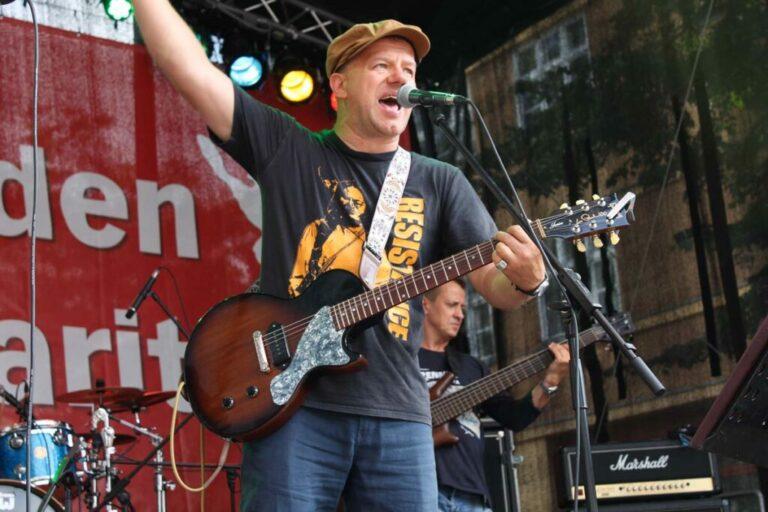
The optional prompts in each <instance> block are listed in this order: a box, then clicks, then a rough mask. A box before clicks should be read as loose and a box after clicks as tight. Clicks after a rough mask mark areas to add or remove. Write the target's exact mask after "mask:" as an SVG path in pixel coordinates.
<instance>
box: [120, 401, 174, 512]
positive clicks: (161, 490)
mask: <svg viewBox="0 0 768 512" xmlns="http://www.w3.org/2000/svg"><path fill="white" fill-rule="evenodd" d="M167 393H168V392H163V391H160V392H158V393H156V396H160V395H163V394H167ZM171 394H174V393H173V392H171ZM167 399H168V398H163V399H161V400H157V401H156V402H155V403H159V402H163V401H165V400H167ZM135 403H137V402H135ZM134 414H136V416H137V417H138V412H135V413H134ZM110 418H112V420H114V421H116V422H118V423H120V424H121V425H123V426H125V427H128V428H130V429H132V430H134V431H135V432H137V433H139V434H141V435H143V436H147V437H148V438H149V440H150V441H151V442H152V445H154V446H155V447H157V446H158V445H160V444H161V443H163V437H162V436H159V435H157V434H155V433H154V432H152V431H151V430H149V429H148V428H146V427H142V426H140V425H138V424H133V423H131V422H130V421H125V420H122V419H120V418H115V417H114V416H111V415H110ZM153 465H154V466H155V493H156V494H157V510H158V512H165V510H166V507H165V505H166V503H165V491H166V490H167V489H170V490H174V489H175V488H176V482H174V481H173V480H166V479H165V476H164V475H163V450H157V451H156V452H155V462H154V464H153Z"/></svg>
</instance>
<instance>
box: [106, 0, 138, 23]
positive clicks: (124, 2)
mask: <svg viewBox="0 0 768 512" xmlns="http://www.w3.org/2000/svg"><path fill="white" fill-rule="evenodd" d="M102 2H103V4H104V10H105V11H106V13H107V16H109V19H111V20H114V21H125V20H127V19H128V18H130V17H131V15H132V14H133V2H132V1H131V0H102Z"/></svg>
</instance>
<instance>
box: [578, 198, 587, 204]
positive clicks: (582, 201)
mask: <svg viewBox="0 0 768 512" xmlns="http://www.w3.org/2000/svg"><path fill="white" fill-rule="evenodd" d="M584 203H586V201H585V200H583V199H579V200H577V201H576V205H582V204H584Z"/></svg>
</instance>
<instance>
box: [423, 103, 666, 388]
mask: <svg viewBox="0 0 768 512" xmlns="http://www.w3.org/2000/svg"><path fill="white" fill-rule="evenodd" d="M435 124H436V125H437V126H438V127H440V129H441V130H442V132H443V133H444V134H445V136H446V137H447V138H448V140H449V141H450V142H451V143H452V144H453V145H454V146H455V147H456V149H458V150H459V152H461V154H462V155H464V157H465V158H466V159H467V162H468V163H469V166H470V167H471V168H472V169H473V170H474V171H475V172H477V174H479V175H480V177H481V178H482V179H483V182H485V185H486V186H487V187H488V188H489V189H490V190H491V192H493V195H494V196H496V199H498V200H499V202H500V203H501V204H502V205H504V206H505V207H506V208H507V209H508V210H509V211H510V213H512V215H513V216H514V217H515V219H516V220H517V223H518V224H519V225H520V227H522V228H523V229H524V230H525V232H526V233H527V234H528V236H529V237H530V238H531V240H534V241H536V240H537V238H538V237H537V236H536V234H535V233H534V232H533V231H532V230H531V229H530V225H529V223H528V220H527V219H526V218H525V217H524V216H523V215H522V213H521V212H520V210H519V209H518V208H517V207H516V206H515V205H514V204H513V203H512V201H511V200H510V199H509V197H507V195H506V194H505V193H504V192H503V191H502V190H501V189H500V188H499V186H498V185H496V183H495V182H494V181H493V178H492V177H491V175H490V173H488V171H486V170H485V168H484V167H483V166H482V164H480V162H479V161H478V160H477V158H475V156H474V155H473V154H472V153H471V152H470V151H469V149H467V147H466V146H465V145H464V144H463V143H462V142H461V141H459V140H458V139H457V138H456V136H455V135H454V134H453V132H451V130H450V128H448V127H447V126H446V124H445V116H444V115H442V114H440V115H438V116H437V117H436V118H435ZM539 248H540V249H541V250H542V251H544V252H545V253H546V257H547V258H546V259H548V260H549V263H551V265H552V266H553V267H554V270H555V275H556V276H557V279H558V281H560V282H561V283H562V284H563V285H564V286H565V288H566V289H567V290H568V293H569V294H570V295H571V296H572V297H573V298H575V299H576V301H577V302H578V304H579V307H581V309H582V310H583V311H584V312H585V313H588V314H589V315H590V316H591V317H592V318H594V319H595V321H597V323H599V324H600V326H601V327H602V328H603V329H604V330H605V332H606V333H607V334H608V336H609V337H610V338H611V341H612V342H613V343H614V344H615V346H616V347H617V348H618V349H619V351H620V352H621V353H622V354H623V355H624V356H625V357H626V358H627V359H628V360H629V362H630V364H631V365H632V367H634V368H635V371H637V373H638V375H639V376H640V378H642V379H643V381H644V382H645V384H646V385H647V386H648V387H649V388H650V389H651V391H652V392H653V394H654V395H656V396H661V395H662V394H664V392H665V391H666V389H665V388H664V385H663V384H662V383H661V382H660V381H659V379H658V378H657V377H656V376H655V375H654V374H653V372H652V371H651V369H650V368H648V366H647V365H646V364H645V362H644V361H643V360H642V359H641V358H640V357H639V356H638V355H637V354H636V353H635V350H636V347H635V346H634V345H632V344H630V343H627V341H626V340H625V339H624V338H622V336H621V334H619V333H618V332H617V331H616V329H615V328H614V327H613V325H611V322H610V321H608V319H607V318H606V317H605V315H604V314H603V312H602V311H601V310H600V304H599V303H596V302H593V300H592V298H591V297H590V296H589V294H588V291H587V289H586V287H585V286H584V284H583V283H582V282H581V281H580V280H578V281H577V280H576V279H574V277H575V273H574V272H573V271H571V270H570V269H566V268H565V267H563V266H562V264H561V263H560V262H559V261H558V259H557V258H556V257H555V255H554V254H553V253H552V251H550V250H549V248H548V247H547V246H545V245H543V244H540V245H539ZM546 259H545V261H546Z"/></svg>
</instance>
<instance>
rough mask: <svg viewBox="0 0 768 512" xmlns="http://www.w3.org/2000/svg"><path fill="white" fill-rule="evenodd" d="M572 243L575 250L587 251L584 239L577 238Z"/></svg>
mask: <svg viewBox="0 0 768 512" xmlns="http://www.w3.org/2000/svg"><path fill="white" fill-rule="evenodd" d="M573 245H575V246H576V250H577V251H579V252H587V246H586V245H584V241H583V240H582V239H581V238H579V239H578V240H574V241H573Z"/></svg>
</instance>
